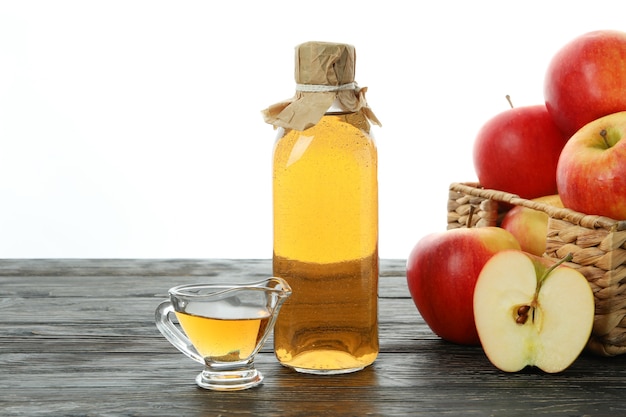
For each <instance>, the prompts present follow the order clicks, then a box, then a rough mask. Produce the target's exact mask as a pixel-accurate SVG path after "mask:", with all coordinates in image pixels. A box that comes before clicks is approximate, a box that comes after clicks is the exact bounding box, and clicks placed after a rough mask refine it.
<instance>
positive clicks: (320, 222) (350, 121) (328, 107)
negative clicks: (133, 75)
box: [263, 42, 380, 374]
mask: <svg viewBox="0 0 626 417" xmlns="http://www.w3.org/2000/svg"><path fill="white" fill-rule="evenodd" d="M355 60H356V53H355V49H354V47H353V46H352V45H346V44H335V43H327V42H307V43H304V44H301V45H299V46H298V47H296V66H295V78H296V94H295V96H294V97H293V98H292V99H290V100H287V101H284V102H281V103H278V104H275V105H273V106H270V107H269V108H267V109H266V110H264V111H263V115H264V118H265V121H266V122H267V123H269V124H272V125H274V126H275V127H276V128H278V138H277V140H276V143H275V145H274V160H273V207H274V253H273V274H274V275H275V276H279V277H283V278H285V279H286V280H287V281H288V282H289V284H290V285H291V287H292V289H293V294H292V296H291V297H290V299H289V300H288V301H287V302H286V303H285V304H284V306H283V307H282V309H281V313H280V315H279V317H278V321H277V322H276V325H275V328H274V350H275V353H276V357H277V358H278V360H279V362H280V363H281V364H283V365H284V366H287V367H290V368H293V369H295V370H297V371H299V372H305V373H315V374H340V373H347V372H354V371H358V370H360V369H363V368H364V367H366V366H368V365H370V364H371V363H372V362H374V360H375V359H376V357H377V355H378V304H377V303H378V300H377V299H378V180H377V175H378V174H377V170H378V168H377V164H378V159H377V150H376V145H375V143H374V140H373V137H372V135H371V134H370V122H372V123H374V124H376V125H378V126H380V123H379V121H378V119H376V116H375V115H374V114H373V112H372V111H371V109H370V108H369V107H368V105H367V102H366V100H365V91H366V88H363V87H362V88H359V87H358V86H357V84H356V83H355V81H354V74H355Z"/></svg>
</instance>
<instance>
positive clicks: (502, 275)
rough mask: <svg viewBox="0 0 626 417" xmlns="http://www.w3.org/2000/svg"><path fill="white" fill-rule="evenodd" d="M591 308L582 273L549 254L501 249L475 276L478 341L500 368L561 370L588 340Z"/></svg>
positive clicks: (592, 319) (475, 313)
mask: <svg viewBox="0 0 626 417" xmlns="http://www.w3.org/2000/svg"><path fill="white" fill-rule="evenodd" d="M565 260H568V259H567V258H566V259H565ZM594 314H595V303H594V295H593V291H592V290H591V286H590V285H589V283H588V281H587V279H586V278H585V277H584V275H582V274H581V273H580V272H578V271H577V270H575V269H573V268H570V267H566V266H564V265H561V264H560V262H558V263H555V262H554V261H552V262H551V264H550V263H549V260H548V258H540V257H536V256H533V255H530V254H527V253H525V252H522V251H516V250H509V251H501V252H499V253H497V254H495V255H494V256H493V257H492V258H491V259H490V260H489V261H488V262H487V263H486V264H485V266H484V268H483V269H482V271H481V273H480V275H479V277H478V280H477V282H476V288H475V291H474V317H475V320H476V328H477V330H478V335H479V337H480V342H481V344H482V347H483V350H484V351H485V354H486V355H487V357H488V359H489V360H490V361H491V363H492V364H493V365H494V366H496V367H497V368H498V369H500V370H502V371H506V372H517V371H520V370H522V369H524V368H526V367H527V366H534V367H538V368H540V369H542V370H543V371H545V372H548V373H556V372H561V371H563V370H565V369H566V368H568V367H569V366H570V365H571V364H572V363H573V362H574V361H575V360H576V358H578V356H579V355H580V354H581V352H582V351H583V349H584V348H585V346H586V345H587V342H588V340H589V337H590V335H591V330H592V326H593V321H594Z"/></svg>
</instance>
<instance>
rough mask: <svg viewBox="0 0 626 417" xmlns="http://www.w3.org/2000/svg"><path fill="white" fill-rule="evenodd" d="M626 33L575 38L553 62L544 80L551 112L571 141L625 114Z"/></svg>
mask: <svg viewBox="0 0 626 417" xmlns="http://www.w3.org/2000/svg"><path fill="white" fill-rule="evenodd" d="M624 62H626V32H621V31H616V30H599V31H594V32H589V33H586V34H583V35H581V36H579V37H577V38H574V39H573V40H571V41H570V42H569V43H567V44H566V45H565V46H563V47H562V48H561V49H560V50H559V51H558V52H557V53H556V54H555V55H554V56H553V58H552V60H551V61H550V64H549V66H548V69H547V72H546V76H545V80H544V99H545V103H546V107H547V109H548V112H549V113H550V114H551V115H552V118H553V119H554V121H555V123H556V125H557V126H559V128H560V129H561V131H563V133H564V134H565V135H566V136H567V137H570V136H571V135H573V134H574V133H575V132H576V131H577V130H578V129H580V128H581V127H583V126H584V125H586V124H587V123H589V122H591V121H592V120H595V119H598V118H600V117H602V116H606V115H608V114H611V113H615V112H618V111H622V110H626V94H624V92H625V91H626V65H624Z"/></svg>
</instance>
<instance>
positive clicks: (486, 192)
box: [450, 182, 626, 231]
mask: <svg viewBox="0 0 626 417" xmlns="http://www.w3.org/2000/svg"><path fill="white" fill-rule="evenodd" d="M450 190H452V191H458V192H462V193H465V194H468V195H472V196H475V197H482V198H486V199H489V200H495V201H500V202H504V203H509V204H512V205H516V206H524V207H528V208H531V209H534V210H539V211H543V212H545V213H547V214H548V215H549V216H550V217H552V218H556V219H561V220H566V221H568V222H570V223H572V224H576V225H580V226H583V227H587V228H590V229H606V230H610V231H621V230H626V220H615V219H612V218H609V217H605V216H598V215H592V214H585V213H581V212H578V211H575V210H572V209H569V208H560V207H555V206H552V205H550V204H546V203H542V202H540V201H533V200H528V199H525V198H521V197H519V196H518V195H515V194H511V193H507V192H505V191H499V190H493V189H488V188H484V187H482V186H481V185H480V184H479V183H477V182H453V183H451V184H450Z"/></svg>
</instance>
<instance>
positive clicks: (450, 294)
mask: <svg viewBox="0 0 626 417" xmlns="http://www.w3.org/2000/svg"><path fill="white" fill-rule="evenodd" d="M505 249H520V246H519V243H518V242H517V240H515V237H513V235H512V234H511V233H509V232H508V231H506V230H504V229H502V228H499V227H477V228H460V229H452V230H447V231H444V232H438V233H431V234H428V235H426V236H424V237H422V238H421V239H420V240H419V241H418V242H417V244H416V245H415V246H414V248H413V250H412V251H411V253H410V255H409V257H408V259H407V268H406V269H407V270H406V274H407V283H408V287H409V291H410V293H411V297H412V298H413V301H414V303H415V305H416V307H417V309H418V310H419V313H420V314H421V316H422V318H423V319H424V321H425V322H426V324H427V325H428V326H429V327H430V328H431V330H432V331H433V332H434V333H435V334H437V335H438V336H439V337H441V338H442V339H444V340H447V341H450V342H454V343H459V344H465V345H478V344H479V338H478V333H477V332H476V325H475V323H474V312H473V297H474V285H475V284H476V280H477V279H478V275H479V274H480V271H481V269H482V267H483V266H484V265H485V263H486V262H487V261H488V260H489V259H490V258H491V257H492V256H493V255H494V254H496V253H497V252H499V251H502V250H505Z"/></svg>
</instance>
